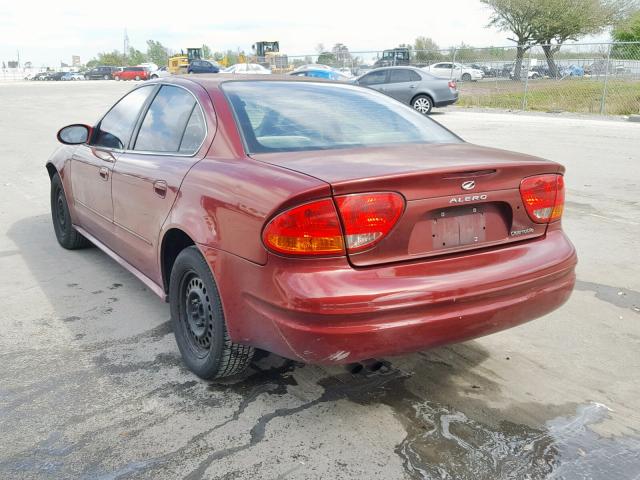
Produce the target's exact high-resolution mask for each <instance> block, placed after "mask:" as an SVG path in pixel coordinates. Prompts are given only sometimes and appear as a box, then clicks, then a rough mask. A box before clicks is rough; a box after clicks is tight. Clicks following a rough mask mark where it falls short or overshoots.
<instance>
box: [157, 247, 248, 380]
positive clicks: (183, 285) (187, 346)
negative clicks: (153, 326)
mask: <svg viewBox="0 0 640 480" xmlns="http://www.w3.org/2000/svg"><path fill="white" fill-rule="evenodd" d="M169 303H170V305H171V322H172V324H173V332H174V335H175V337H176V343H177V344H178V348H179V349H180V353H181V354H182V358H183V360H184V363H185V364H186V365H187V367H189V369H190V370H191V371H192V372H193V373H195V374H196V375H197V376H199V377H200V378H203V379H205V380H210V379H213V378H221V377H227V376H230V375H235V374H237V373H241V372H243V371H244V370H245V369H246V368H247V367H248V366H249V364H250V363H251V359H252V358H253V353H254V349H253V347H250V346H248V345H241V344H238V343H233V342H232V341H231V338H230V337H229V333H228V332H227V326H226V323H225V319H224V312H223V311H222V302H221V300H220V295H219V293H218V288H217V287H216V283H215V281H214V279H213V275H212V274H211V270H210V269H209V265H208V264H207V262H206V261H205V259H204V257H203V256H202V254H201V253H200V251H199V250H198V249H197V248H196V247H195V246H192V247H187V248H185V249H184V250H183V251H182V252H180V254H179V255H178V258H176V261H175V263H174V264H173V268H172V269H171V278H170V280H169Z"/></svg>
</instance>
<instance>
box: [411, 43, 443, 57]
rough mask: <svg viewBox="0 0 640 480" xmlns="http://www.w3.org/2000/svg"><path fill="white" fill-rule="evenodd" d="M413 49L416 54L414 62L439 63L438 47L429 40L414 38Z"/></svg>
mask: <svg viewBox="0 0 640 480" xmlns="http://www.w3.org/2000/svg"><path fill="white" fill-rule="evenodd" d="M413 49H414V50H415V54H416V62H419V63H434V62H438V61H440V58H441V55H440V51H439V50H440V47H439V46H438V44H437V43H436V42H434V41H433V40H432V39H431V38H428V37H418V38H416V40H415V42H413Z"/></svg>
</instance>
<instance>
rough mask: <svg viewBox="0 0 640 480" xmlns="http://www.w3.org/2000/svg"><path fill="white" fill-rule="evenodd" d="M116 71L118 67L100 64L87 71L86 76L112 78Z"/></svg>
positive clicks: (103, 78)
mask: <svg viewBox="0 0 640 480" xmlns="http://www.w3.org/2000/svg"><path fill="white" fill-rule="evenodd" d="M116 71H118V67H109V66H99V67H95V68H92V69H91V70H89V71H88V72H86V73H85V74H84V78H86V79H87V80H111V79H113V73H114V72H116Z"/></svg>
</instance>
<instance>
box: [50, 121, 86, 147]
mask: <svg viewBox="0 0 640 480" xmlns="http://www.w3.org/2000/svg"><path fill="white" fill-rule="evenodd" d="M90 135H91V127H89V126H87V125H82V124H79V123H77V124H74V125H67V126H66V127H63V128H61V129H60V130H59V131H58V135H57V137H58V141H59V142H60V143H64V144H65V145H80V144H82V143H87V142H88V141H89V136H90Z"/></svg>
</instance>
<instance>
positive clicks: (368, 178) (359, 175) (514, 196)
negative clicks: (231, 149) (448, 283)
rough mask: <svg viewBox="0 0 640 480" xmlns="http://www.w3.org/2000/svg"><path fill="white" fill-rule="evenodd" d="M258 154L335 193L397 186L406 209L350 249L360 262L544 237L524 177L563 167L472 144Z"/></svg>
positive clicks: (543, 227) (402, 258)
mask: <svg viewBox="0 0 640 480" xmlns="http://www.w3.org/2000/svg"><path fill="white" fill-rule="evenodd" d="M252 156H253V157H254V158H256V159H258V160H261V161H265V162H268V163H271V164H276V165H279V166H281V167H284V168H288V169H291V170H295V171H297V172H302V173H305V174H307V175H311V176H313V177H315V178H318V179H320V180H323V181H325V182H327V183H329V184H330V185H331V188H332V192H333V195H334V196H339V195H348V194H354V193H362V192H376V191H394V192H399V193H401V194H402V195H403V196H404V198H405V199H406V208H405V211H404V213H403V215H402V216H401V217H400V220H399V221H398V223H397V224H396V225H395V227H394V228H393V230H392V231H391V232H390V233H389V234H388V235H387V236H386V237H385V238H384V239H383V240H382V241H381V242H379V243H378V244H377V245H376V246H374V247H373V248H371V249H370V250H367V251H364V252H360V253H356V254H349V258H350V261H351V262H352V264H354V265H356V266H369V265H376V264H380V263H389V262H399V261H405V260H411V259H419V258H425V257H431V256H437V255H444V254H451V253H457V252H462V251H467V250H472V249H477V248H486V247H491V246H496V245H500V244H505V243H510V242H514V241H522V240H526V239H530V238H535V237H538V236H541V235H543V234H544V233H545V231H546V225H545V224H537V223H534V222H532V221H531V219H530V218H529V216H528V215H527V213H526V209H525V208H524V205H523V203H522V198H521V196H520V191H519V186H520V181H521V180H522V179H523V178H524V177H528V176H531V175H538V174H543V173H562V167H561V166H560V165H559V164H557V163H554V162H549V161H547V160H542V159H539V158H536V157H532V156H528V155H523V154H518V153H513V152H506V151H503V150H497V149H492V148H486V147H478V146H474V145H470V144H466V143H460V144H434V145H428V144H417V145H402V146H394V147H380V148H361V149H348V150H347V149H341V150H324V151H312V152H308V151H307V152H286V153H277V154H275V153H269V154H258V155H252Z"/></svg>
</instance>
